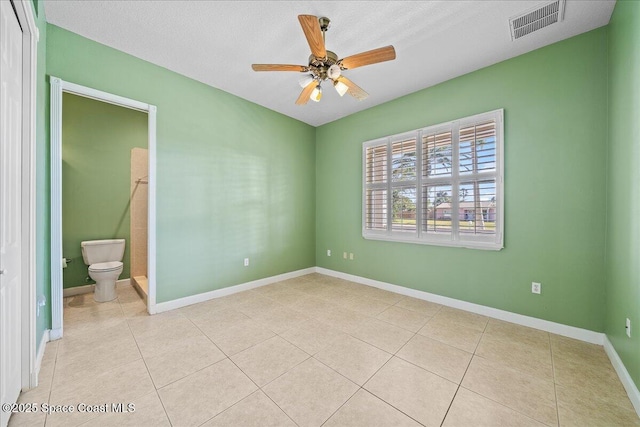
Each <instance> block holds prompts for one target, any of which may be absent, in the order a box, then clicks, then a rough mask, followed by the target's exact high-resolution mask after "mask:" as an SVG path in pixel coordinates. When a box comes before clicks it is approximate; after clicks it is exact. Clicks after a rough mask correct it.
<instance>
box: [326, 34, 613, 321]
mask: <svg viewBox="0 0 640 427" xmlns="http://www.w3.org/2000/svg"><path fill="white" fill-rule="evenodd" d="M356 73H357V72H356ZM355 77H357V76H356V75H355V74H354V78H355ZM606 82H607V37H606V29H604V28H602V29H598V30H594V31H591V32H589V33H586V34H583V35H580V36H577V37H574V38H571V39H568V40H565V41H562V42H560V43H556V44H553V45H551V46H548V47H545V48H542V49H539V50H536V51H533V52H530V53H528V54H525V55H522V56H519V57H516V58H513V59H510V60H508V61H505V62H502V63H499V64H496V65H494V66H491V67H488V68H484V69H482V70H479V71H476V72H473V73H470V74H467V75H464V76H462V77H459V78H456V79H453V80H450V81H447V82H445V83H442V84H439V85H437V86H434V87H431V88H428V89H425V90H422V91H419V92H416V93H413V94H411V95H407V96H405V97H402V98H400V99H397V100H394V101H391V102H388V103H385V104H382V105H379V106H377V107H373V108H370V109H368V110H365V111H363V112H360V113H357V114H354V115H351V116H349V117H346V118H343V119H341V120H338V121H335V122H332V123H330V124H327V125H324V126H321V127H319V128H318V129H317V133H316V180H317V185H316V194H317V196H316V197H317V201H316V206H317V208H316V218H317V226H316V236H317V238H316V260H317V264H318V265H319V266H321V267H326V268H330V269H333V270H338V271H344V272H347V273H351V274H356V275H359V276H364V277H368V278H372V279H376V280H381V281H385V282H390V283H394V284H397V285H401V286H406V287H409V288H414V289H419V290H423V291H427V292H432V293H435V294H439V295H445V296H448V297H452V298H457V299H460V300H465V301H470V302H474V303H477V304H482V305H486V306H490V307H496V308H499V309H503V310H508V311H511V312H514V313H521V314H524V315H529V316H534V317H538V318H541V319H546V320H550V321H554V322H559V323H563V324H567V325H572V326H577V327H581V328H586V329H590V330H594V331H602V330H603V326H604V324H603V323H604V306H603V299H604V244H605V197H606V192H605V191H606V183H605V181H606V173H605V166H606V163H605V161H604V159H605V157H606V138H607V123H606V116H607V83H606ZM374 96H375V95H374ZM347 101H348V100H347ZM497 108H504V109H505V144H504V145H505V248H504V249H503V250H502V251H499V252H494V251H482V250H472V249H462V248H447V247H438V246H426V245H415V244H407V243H394V242H382V241H374V240H365V239H363V238H362V235H361V229H362V225H361V212H362V208H361V203H362V193H361V192H362V176H361V174H362V160H361V150H362V142H363V141H367V140H370V139H374V138H378V137H383V136H386V135H391V134H395V133H399V132H402V131H407V130H411V129H415V128H418V127H421V126H426V125H431V124H436V123H441V122H444V121H448V120H453V119H457V118H461V117H465V116H469V115H472V114H476V113H482V112H486V111H490V110H494V109H497ZM327 249H332V250H333V253H334V256H332V257H327V256H326V250H327ZM343 251H347V252H353V253H354V254H355V260H353V261H348V260H344V259H343V258H342V256H340V254H342V252H343ZM336 255H337V256H336ZM532 281H539V282H541V283H542V294H541V295H534V294H532V293H531V282H532Z"/></svg>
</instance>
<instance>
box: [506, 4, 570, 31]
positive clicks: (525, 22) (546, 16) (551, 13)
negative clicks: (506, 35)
mask: <svg viewBox="0 0 640 427" xmlns="http://www.w3.org/2000/svg"><path fill="white" fill-rule="evenodd" d="M564 2H565V0H555V1H552V2H550V3H544V4H542V5H539V6H536V7H535V8H534V9H530V10H529V11H527V12H525V13H523V14H520V15H518V16H514V17H512V18H511V19H509V27H510V28H511V40H516V39H519V38H520V37H524V36H526V35H527V34H531V33H533V32H534V31H538V30H540V29H542V28H544V27H547V26H549V25H551V24H555V23H556V22H561V21H562V18H563V16H564Z"/></svg>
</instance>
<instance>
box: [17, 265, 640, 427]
mask: <svg viewBox="0 0 640 427" xmlns="http://www.w3.org/2000/svg"><path fill="white" fill-rule="evenodd" d="M64 321H65V329H64V331H65V332H64V338H63V339H61V340H59V341H54V342H50V343H49V344H47V348H46V352H45V356H44V360H43V363H42V369H41V372H40V385H39V386H38V387H37V388H36V389H34V390H31V391H29V392H27V393H23V394H22V395H21V396H20V402H23V403H37V404H39V405H40V404H43V403H46V404H49V405H71V406H72V407H74V409H76V410H75V412H73V413H52V414H49V415H47V414H45V413H42V412H39V413H31V414H15V415H14V416H13V417H12V418H11V420H10V425H11V426H21V425H25V426H26V425H28V426H42V425H47V426H76V425H83V426H145V425H148V426H164V425H166V426H169V425H173V426H200V425H202V426H234V427H235V426H240V427H244V426H260V427H262V426H296V425H297V426H320V425H323V426H419V425H424V426H446V427H451V426H503V425H504V426H542V425H549V426H555V425H560V426H606V427H608V426H640V419H639V418H638V417H637V415H636V413H635V412H634V410H633V407H632V406H631V403H630V401H629V399H628V398H627V396H626V394H625V391H624V389H623V387H622V385H621V383H620V381H619V380H618V378H617V376H616V373H615V372H614V370H613V368H612V366H611V363H610V362H609V360H608V358H607V356H606V355H605V353H604V351H603V348H602V347H600V346H596V345H591V344H586V343H583V342H580V341H575V340H572V339H568V338H563V337H560V336H556V335H552V334H548V333H546V332H542V331H538V330H534V329H529V328H525V327H522V326H517V325H514V324H510V323H505V322H501V321H497V320H493V319H489V318H486V317H483V316H479V315H476V314H472V313H468V312H464V311H460V310H455V309H451V308H448V307H443V306H440V305H437V304H433V303H430V302H426V301H421V300H417V299H413V298H408V297H404V296H401V295H398V294H394V293H391V292H386V291H383V290H380V289H376V288H371V287H367V286H363V285H359V284H356V283H352V282H347V281H344V280H340V279H335V278H331V277H327V276H322V275H318V274H312V275H308V276H304V277H300V278H296V279H291V280H287V281H284V282H280V283H276V284H273V285H269V286H265V287H262V288H258V289H255V290H251V291H246V292H242V293H238V294H234V295H231V296H228V297H223V298H218V299H215V300H211V301H208V302H204V303H201V304H197V305H193V306H189V307H185V308H182V309H179V310H175V311H171V312H167V313H163V314H159V315H156V316H148V315H146V313H145V307H144V304H143V303H142V301H141V300H140V298H139V297H138V295H137V294H136V293H135V291H134V290H133V289H132V288H131V287H123V288H120V289H119V290H118V299H117V300H115V301H113V302H110V303H103V304H97V303H95V302H93V298H92V295H90V294H89V295H81V296H76V297H72V298H68V299H66V300H65V309H64ZM81 403H82V404H87V405H104V404H112V403H116V404H117V403H123V404H125V405H126V404H130V403H131V404H133V405H134V407H135V411H134V412H128V413H117V412H107V413H99V412H80V411H78V410H77V409H78V405H79V404H81Z"/></svg>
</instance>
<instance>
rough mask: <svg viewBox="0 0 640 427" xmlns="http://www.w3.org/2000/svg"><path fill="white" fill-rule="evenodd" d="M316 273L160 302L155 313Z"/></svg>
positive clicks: (293, 273)
mask: <svg viewBox="0 0 640 427" xmlns="http://www.w3.org/2000/svg"><path fill="white" fill-rule="evenodd" d="M315 272H316V267H309V268H305V269H303V270H297V271H291V272H289V273H284V274H279V275H277V276H271V277H265V278H264V279H258V280H254V281H252V282H246V283H241V284H239V285H235V286H229V287H228V288H222V289H216V290H215V291H210V292H204V293H201V294H196V295H191V296H188V297H184V298H179V299H174V300H171V301H166V302H160V303H157V304H156V313H162V312H164V311H169V310H175V309H176V308H181V307H186V306H188V305H192V304H197V303H199V302H204V301H208V300H210V299H214V298H220V297H224V296H227V295H231V294H235V293H238V292H242V291H248V290H249V289H255V288H259V287H260V286H265V285H270V284H271V283H275V282H280V281H282V280H287V279H293V278H294V277H299V276H304V275H306V274H311V273H315Z"/></svg>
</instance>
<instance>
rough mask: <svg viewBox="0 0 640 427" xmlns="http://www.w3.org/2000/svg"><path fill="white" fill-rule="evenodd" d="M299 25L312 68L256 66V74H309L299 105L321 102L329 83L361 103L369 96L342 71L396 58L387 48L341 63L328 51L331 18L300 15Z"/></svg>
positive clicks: (343, 60) (306, 77)
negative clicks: (324, 84)
mask: <svg viewBox="0 0 640 427" xmlns="http://www.w3.org/2000/svg"><path fill="white" fill-rule="evenodd" d="M298 21H300V25H301V26H302V31H303V32H304V35H305V37H306V39H307V43H308V44H309V47H310V48H311V55H310V56H309V65H307V66H304V65H287V64H253V65H251V68H253V70H254V71H298V72H302V73H308V74H307V75H306V76H304V77H303V78H302V79H300V81H299V84H300V86H301V87H302V88H303V89H302V93H300V96H298V99H297V100H296V104H298V105H304V104H306V103H307V102H308V101H309V99H311V100H312V101H315V102H319V101H320V99H321V98H322V86H321V83H322V82H324V81H326V80H330V81H331V82H332V83H333V87H334V88H335V90H336V91H337V92H338V94H339V95H340V96H344V94H345V93H348V94H349V95H351V96H353V97H354V98H356V99H357V100H359V101H361V100H363V99H365V98H366V97H367V96H369V94H368V93H367V92H365V91H364V90H363V89H362V88H360V87H359V86H358V85H356V84H355V83H353V82H352V81H351V80H349V79H348V78H346V77H345V76H344V75H343V71H345V70H351V69H353V68H358V67H362V66H365V65H371V64H377V63H378V62H384V61H391V60H393V59H395V58H396V51H395V49H394V48H393V46H385V47H381V48H378V49H373V50H369V51H367V52H362V53H358V54H355V55H351V56H348V57H346V58H343V59H339V57H338V55H337V54H336V53H335V52H331V51H330V50H326V47H325V33H326V32H327V30H328V29H329V26H330V24H331V21H330V20H329V18H326V17H322V18H318V17H316V16H313V15H298Z"/></svg>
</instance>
